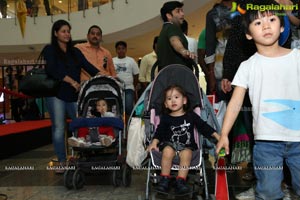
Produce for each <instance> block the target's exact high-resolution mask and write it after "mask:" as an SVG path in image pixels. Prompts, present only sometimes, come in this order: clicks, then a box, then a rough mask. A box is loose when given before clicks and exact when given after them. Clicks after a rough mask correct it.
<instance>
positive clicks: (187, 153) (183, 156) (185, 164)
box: [178, 149, 193, 179]
mask: <svg viewBox="0 0 300 200" xmlns="http://www.w3.org/2000/svg"><path fill="white" fill-rule="evenodd" d="M192 154H193V152H192V150H190V149H184V150H182V151H180V153H179V158H180V164H179V166H180V169H179V171H178V176H179V177H181V178H184V179H185V178H186V177H187V175H188V172H189V169H188V168H189V166H190V164H191V160H192Z"/></svg>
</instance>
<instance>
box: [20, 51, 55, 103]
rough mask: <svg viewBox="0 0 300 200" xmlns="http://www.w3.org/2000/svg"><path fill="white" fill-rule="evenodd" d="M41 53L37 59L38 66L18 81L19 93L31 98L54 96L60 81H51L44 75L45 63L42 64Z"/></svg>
mask: <svg viewBox="0 0 300 200" xmlns="http://www.w3.org/2000/svg"><path fill="white" fill-rule="evenodd" d="M42 53H43V51H42V52H41V54H40V56H39V58H38V64H37V65H35V66H34V67H33V68H32V69H31V70H29V71H28V72H27V73H26V74H25V76H24V77H23V78H22V79H21V80H20V81H19V91H20V92H22V93H24V94H26V95H28V96H32V97H36V98H39V97H51V96H56V94H57V91H58V88H59V85H60V81H59V80H56V79H53V78H52V77H50V76H49V75H48V74H47V73H46V69H45V66H46V65H45V63H42V62H41V60H42V57H43V56H42Z"/></svg>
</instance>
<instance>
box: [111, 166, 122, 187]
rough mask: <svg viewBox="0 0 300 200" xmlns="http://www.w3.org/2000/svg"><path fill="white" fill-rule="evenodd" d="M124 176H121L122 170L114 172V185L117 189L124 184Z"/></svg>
mask: <svg viewBox="0 0 300 200" xmlns="http://www.w3.org/2000/svg"><path fill="white" fill-rule="evenodd" d="M121 178H122V175H121V170H114V171H113V172H112V184H113V186H115V187H118V186H120V185H121V184H122V179H121Z"/></svg>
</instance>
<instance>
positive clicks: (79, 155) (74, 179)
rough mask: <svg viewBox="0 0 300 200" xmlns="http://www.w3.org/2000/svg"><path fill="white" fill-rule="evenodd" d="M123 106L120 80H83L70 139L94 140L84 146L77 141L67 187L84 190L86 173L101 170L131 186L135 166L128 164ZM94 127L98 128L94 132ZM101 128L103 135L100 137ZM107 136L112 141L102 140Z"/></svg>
mask: <svg viewBox="0 0 300 200" xmlns="http://www.w3.org/2000/svg"><path fill="white" fill-rule="evenodd" d="M108 108H109V109H108ZM123 108H124V85H123V84H122V83H121V82H120V81H118V80H117V79H115V78H113V77H109V76H102V75H98V76H95V77H93V78H91V79H90V80H88V81H86V82H85V83H83V85H82V86H81V89H80V92H79V97H78V115H79V117H78V118H76V119H74V120H72V121H71V123H70V130H71V131H72V133H73V138H72V139H71V138H70V139H69V142H70V143H72V142H71V141H72V140H73V139H74V141H77V140H79V139H78V138H77V137H80V138H88V139H90V140H91V141H90V144H89V145H83V146H81V145H78V143H75V144H74V143H73V145H74V146H72V156H71V157H70V159H69V166H70V170H66V171H65V174H64V185H65V186H66V188H68V189H72V188H75V189H80V188H82V187H83V186H84V184H85V175H90V174H98V173H99V174H102V173H104V174H109V175H111V176H110V177H111V180H110V182H111V183H112V184H113V185H114V186H119V185H120V184H123V185H124V186H129V185H130V183H131V169H130V168H129V167H127V165H126V163H125V160H126V154H125V153H124V152H125V151H124V147H123V144H122V138H123V137H124V122H123V120H122V119H123V118H122V116H124V113H123V110H124V109H123ZM110 109H111V110H110ZM95 110H96V112H95ZM108 110H109V111H111V112H108ZM100 116H101V117H100ZM112 116H115V117H112ZM93 127H96V128H95V129H92V131H90V129H91V128H93ZM80 129H81V130H80ZM99 131H100V133H101V134H103V136H102V137H100V138H99ZM87 136H88V137H87ZM103 137H104V138H107V139H109V140H110V141H109V142H107V141H104V140H102V138H103ZM124 138H125V137H124ZM76 139H77V140H76ZM114 140H115V141H114ZM113 141H114V142H113ZM106 142H107V143H106ZM111 142H113V143H111ZM85 143H88V142H86V141H85ZM103 144H104V145H103ZM108 144H111V145H109V146H107V145H108Z"/></svg>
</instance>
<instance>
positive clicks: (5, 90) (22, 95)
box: [0, 87, 33, 99]
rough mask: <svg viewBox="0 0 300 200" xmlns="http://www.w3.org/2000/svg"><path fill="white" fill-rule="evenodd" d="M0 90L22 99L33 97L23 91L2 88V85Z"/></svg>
mask: <svg viewBox="0 0 300 200" xmlns="http://www.w3.org/2000/svg"><path fill="white" fill-rule="evenodd" d="M0 92H3V93H5V94H8V95H12V96H16V97H20V98H23V99H28V98H33V97H31V96H28V95H25V94H23V93H18V92H14V91H11V90H9V89H6V88H2V87H0Z"/></svg>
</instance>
